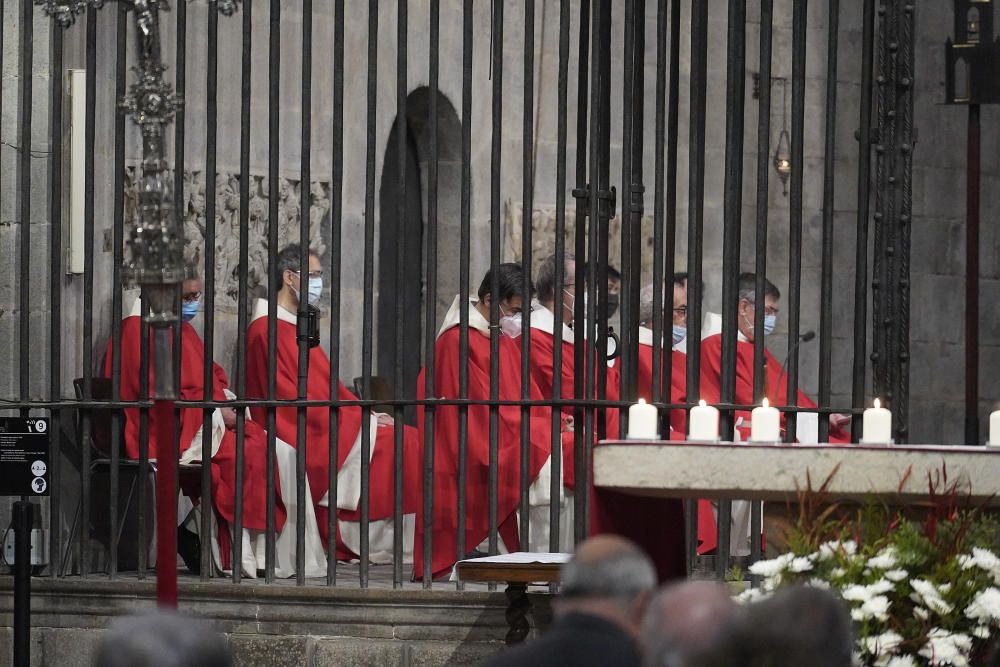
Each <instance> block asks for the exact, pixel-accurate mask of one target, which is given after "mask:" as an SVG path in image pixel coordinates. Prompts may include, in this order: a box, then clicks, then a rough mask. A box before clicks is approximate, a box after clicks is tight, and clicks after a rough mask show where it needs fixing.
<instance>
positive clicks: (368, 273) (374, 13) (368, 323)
mask: <svg viewBox="0 0 1000 667" xmlns="http://www.w3.org/2000/svg"><path fill="white" fill-rule="evenodd" d="M378 11H379V10H378V0H369V2H368V102H367V105H368V106H367V117H368V139H367V145H366V147H365V156H366V160H365V162H366V164H365V249H364V253H365V272H364V274H365V275H364V281H365V282H364V289H365V296H364V306H363V309H364V312H363V315H362V331H371V330H372V290H373V288H374V258H373V256H372V255H373V252H374V247H375V133H376V129H377V128H376V125H375V123H376V116H375V113H376V110H377V109H376V103H377V101H378ZM361 376H362V391H363V393H364V395H365V396H370V395H371V379H372V337H371V336H364V337H363V340H362V345H361ZM369 417H370V413H369V411H368V410H367V409H364V410H362V419H361V553H360V554H358V555H359V556H360V557H361V570H360V577H361V587H362V588H367V587H368V546H369V545H368V517H369V503H370V497H369V489H370V487H369V483H370V479H369V478H370V473H371V456H370V453H371V447H372V442H371V429H369V428H368V424H367V423H366V421H367V419H368V418H369Z"/></svg>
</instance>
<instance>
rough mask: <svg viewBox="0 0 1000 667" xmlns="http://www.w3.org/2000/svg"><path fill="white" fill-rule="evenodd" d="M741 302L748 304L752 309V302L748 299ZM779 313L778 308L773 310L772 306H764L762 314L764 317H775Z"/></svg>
mask: <svg viewBox="0 0 1000 667" xmlns="http://www.w3.org/2000/svg"><path fill="white" fill-rule="evenodd" d="M743 301H746V302H747V303H749V304H750V307H751V308H753V307H754V303H753V301H750V300H749V299H743ZM780 312H781V309H780V308H775V307H774V306H765V307H764V314H765V315H775V316H776V315H778V313H780Z"/></svg>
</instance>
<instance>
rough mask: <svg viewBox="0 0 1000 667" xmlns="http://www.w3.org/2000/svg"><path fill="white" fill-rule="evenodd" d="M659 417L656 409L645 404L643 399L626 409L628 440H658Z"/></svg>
mask: <svg viewBox="0 0 1000 667" xmlns="http://www.w3.org/2000/svg"><path fill="white" fill-rule="evenodd" d="M659 421H660V416H659V415H658V414H657V412H656V408H655V407H653V406H652V405H649V404H648V403H646V401H645V400H644V399H641V398H640V399H639V402H638V403H636V404H634V405H632V406H631V407H630V408H629V409H628V435H627V436H626V437H627V438H628V439H629V440H659V438H660V429H659Z"/></svg>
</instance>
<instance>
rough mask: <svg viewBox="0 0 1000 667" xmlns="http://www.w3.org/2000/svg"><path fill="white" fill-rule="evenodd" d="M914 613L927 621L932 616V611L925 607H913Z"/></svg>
mask: <svg viewBox="0 0 1000 667" xmlns="http://www.w3.org/2000/svg"><path fill="white" fill-rule="evenodd" d="M913 615H914V616H916V617H917V618H919V619H920V620H922V621H926V620H927V619H928V618H930V612H928V611H927V610H926V609H924V608H923V607H914V608H913Z"/></svg>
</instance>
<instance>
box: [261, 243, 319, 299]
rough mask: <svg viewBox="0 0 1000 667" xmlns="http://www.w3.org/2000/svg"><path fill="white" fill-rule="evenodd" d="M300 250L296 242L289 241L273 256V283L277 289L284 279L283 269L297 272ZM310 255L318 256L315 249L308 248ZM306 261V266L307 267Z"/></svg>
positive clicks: (299, 264) (299, 263)
mask: <svg viewBox="0 0 1000 667" xmlns="http://www.w3.org/2000/svg"><path fill="white" fill-rule="evenodd" d="M301 254H302V250H301V246H300V245H299V244H298V243H289V244H288V245H286V246H285V247H284V248H282V249H281V251H280V252H278V255H277V257H275V258H274V264H275V267H274V271H273V272H272V273H273V276H274V284H275V285H276V286H277V288H278V289H281V284H282V283H283V282H284V280H285V271H294V272H296V273H298V271H299V269H301V268H302V257H301ZM309 255H310V256H315V257H319V255H318V254H317V253H316V251H315V250H312V249H311V248H310V250H309ZM308 266H309V265H308V263H307V264H306V267H307V268H308ZM303 284H305V283H303Z"/></svg>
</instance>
